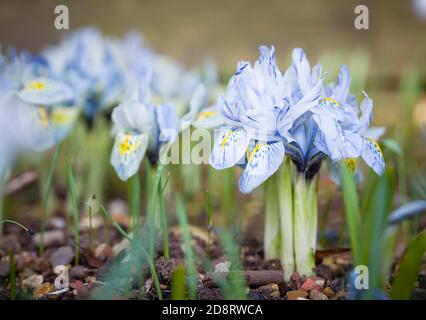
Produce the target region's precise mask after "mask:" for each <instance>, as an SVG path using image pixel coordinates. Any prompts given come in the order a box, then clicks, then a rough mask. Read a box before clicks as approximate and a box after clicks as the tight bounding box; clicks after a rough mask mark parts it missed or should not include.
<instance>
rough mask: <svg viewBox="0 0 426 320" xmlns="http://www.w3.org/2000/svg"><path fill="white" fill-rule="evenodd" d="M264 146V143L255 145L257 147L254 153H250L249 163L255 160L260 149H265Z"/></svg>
mask: <svg viewBox="0 0 426 320" xmlns="http://www.w3.org/2000/svg"><path fill="white" fill-rule="evenodd" d="M264 145H265V144H264V143H258V144H256V145H255V147H254V148H253V151H252V152H251V153H250V156H249V157H248V162H250V161H251V160H252V159H253V157H254V155H255V154H256V152H257V151H259V149H260V148H261V147H263V146H264Z"/></svg>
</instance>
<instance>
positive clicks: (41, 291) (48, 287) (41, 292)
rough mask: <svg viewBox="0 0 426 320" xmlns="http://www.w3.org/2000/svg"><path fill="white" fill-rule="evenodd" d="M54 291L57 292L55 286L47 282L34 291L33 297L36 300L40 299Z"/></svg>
mask: <svg viewBox="0 0 426 320" xmlns="http://www.w3.org/2000/svg"><path fill="white" fill-rule="evenodd" d="M53 291H55V286H54V285H53V284H51V283H50V282H45V283H43V284H42V285H40V286H38V287H37V288H36V289H35V290H34V292H33V296H34V298H36V299H40V298H42V297H44V296H47V294H49V293H51V292H53Z"/></svg>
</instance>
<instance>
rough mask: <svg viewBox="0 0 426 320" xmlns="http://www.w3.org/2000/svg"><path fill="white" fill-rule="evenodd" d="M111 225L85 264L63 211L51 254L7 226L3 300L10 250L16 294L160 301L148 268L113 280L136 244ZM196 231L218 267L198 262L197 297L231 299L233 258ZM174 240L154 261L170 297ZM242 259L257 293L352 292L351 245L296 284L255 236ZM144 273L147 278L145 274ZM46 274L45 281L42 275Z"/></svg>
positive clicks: (0, 254)
mask: <svg viewBox="0 0 426 320" xmlns="http://www.w3.org/2000/svg"><path fill="white" fill-rule="evenodd" d="M116 220H120V219H119V218H117V219H116ZM23 223H24V224H25V225H26V226H28V227H30V228H31V229H32V230H38V228H39V227H38V226H39V221H37V220H36V219H34V218H29V219H27V220H26V221H23ZM123 227H125V225H123ZM82 229H84V228H82ZM107 231H108V232H107V233H106V230H105V228H104V227H103V225H97V228H96V229H94V232H93V244H92V250H91V249H89V248H90V240H89V239H90V233H89V231H88V230H83V231H82V232H80V239H79V241H80V246H79V248H80V261H79V264H78V265H75V259H74V258H75V257H74V248H75V242H74V239H73V236H72V230H69V232H67V230H66V228H65V221H64V219H63V218H62V217H54V218H50V219H49V220H48V223H47V230H46V235H45V239H47V238H49V237H51V238H50V239H48V240H49V243H47V245H46V251H45V254H44V255H43V256H41V257H40V256H38V245H37V243H36V239H37V234H36V233H35V234H34V233H33V232H32V233H31V234H30V233H28V232H25V231H24V230H22V229H20V228H18V227H17V226H15V225H6V226H5V233H4V235H3V236H2V237H0V299H10V298H11V282H10V279H11V277H10V270H9V252H12V253H13V256H14V260H15V269H16V279H17V280H16V281H17V285H16V287H17V295H16V298H18V299H51V300H52V299H53V300H68V299H90V298H93V297H94V296H95V295H96V294H99V293H102V292H109V296H108V298H113V299H140V298H141V299H158V296H157V292H156V288H155V285H154V283H153V280H152V278H151V275H150V272H149V269H148V267H144V268H143V270H140V271H142V272H137V270H133V271H132V275H139V276H135V277H134V279H133V278H132V281H131V285H127V284H123V282H120V279H116V280H115V282H111V281H110V282H107V281H106V279H108V276H109V275H110V272H111V270H112V268H113V266H114V264H116V263H119V264H121V265H125V264H126V256H127V253H126V248H128V243H126V240H123V237H122V236H120V235H119V233H118V232H117V230H116V229H115V228H113V227H110V228H108V229H107ZM191 233H192V240H193V242H192V247H193V251H194V254H195V255H196V261H197V262H198V261H203V260H206V258H207V257H208V255H209V254H208V252H210V257H209V258H210V261H211V262H212V267H213V268H216V270H213V269H210V270H206V267H204V266H203V265H202V264H201V263H199V264H197V272H198V290H197V298H198V299H207V300H214V299H224V293H223V292H222V290H221V289H220V288H219V287H218V285H217V284H216V283H215V281H214V275H215V274H216V275H217V274H219V273H220V274H221V275H222V276H224V277H226V276H227V271H228V270H227V267H229V266H227V264H226V262H227V261H226V257H225V256H223V254H222V252H221V250H220V248H219V245H218V242H217V241H216V239H214V240H213V243H212V244H211V246H208V245H207V239H208V235H207V231H205V230H203V229H201V228H198V227H192V226H191ZM52 235H53V236H52ZM106 236H108V237H106ZM55 237H56V238H55ZM61 237H62V238H61ZM52 239H54V240H55V239H56V241H51V240H52ZM106 240H107V241H106ZM46 242H47V241H46ZM169 246H170V247H169V252H170V258H169V259H166V258H164V256H163V252H162V249H161V247H162V246H161V243H160V245H159V246H158V247H159V249H158V250H157V252H156V254H155V259H154V265H155V268H156V271H157V274H158V277H159V281H160V287H161V290H162V295H163V298H164V299H170V298H171V285H172V277H173V272H174V270H175V268H176V267H177V266H179V265H184V253H183V250H182V242H181V235H180V231H179V228H177V227H175V228H171V229H170V234H169ZM120 248H121V249H122V250H120ZM240 258H241V264H242V270H243V271H242V272H244V276H245V278H246V280H247V282H248V284H249V287H250V288H249V290H248V297H249V298H250V299H253V300H287V299H288V300H296V299H302V300H303V299H313V300H329V299H330V300H339V299H346V298H348V294H349V293H348V286H347V275H348V271H349V270H350V269H351V267H352V259H351V254H350V251H349V250H348V249H345V248H343V249H340V248H339V249H334V250H327V251H319V252H317V254H316V260H317V261H316V262H317V267H316V268H315V270H314V271H315V276H313V277H310V278H308V279H306V278H304V277H301V276H300V275H299V274H297V273H294V274H293V275H292V276H291V280H290V281H289V282H284V280H283V275H282V272H281V271H280V270H281V265H280V261H279V260H277V259H276V260H264V258H263V249H262V244H261V243H260V242H259V241H257V240H255V239H245V240H243V241H242V242H241V250H240ZM61 264H64V265H66V266H67V268H68V270H69V284H68V290H67V289H66V290H64V291H66V292H59V293H57V294H51V293H52V292H55V291H57V290H58V288H56V287H55V285H54V283H55V279H56V278H57V277H58V274H55V272H54V271H55V266H56V265H61ZM212 271H217V273H212ZM141 274H144V275H145V276H144V277H143V278H140V275H141ZM40 275H41V276H42V279H41V278H40V277H38V278H37V276H40ZM30 277H32V278H30ZM138 277H139V278H138ZM28 279H34V281H35V279H37V281H38V283H36V284H29V285H28V284H27V283H28V282H29V281H30V280H28ZM121 280H123V279H121ZM30 282H31V281H30ZM141 288H142V290H141ZM425 292H426V277H425V276H424V275H422V274H420V275H419V281H418V284H417V288H415V290H414V292H413V298H414V299H424V298H425ZM49 293H50V294H49Z"/></svg>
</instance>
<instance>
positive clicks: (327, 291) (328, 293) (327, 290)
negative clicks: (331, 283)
mask: <svg viewBox="0 0 426 320" xmlns="http://www.w3.org/2000/svg"><path fill="white" fill-rule="evenodd" d="M323 292H324V293H325V295H326V296H327V297H329V298H331V297H333V296H334V295H335V293H334V291H333V289H331V288H330V287H326V288H325V289H324V291H323Z"/></svg>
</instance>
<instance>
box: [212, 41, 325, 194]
mask: <svg viewBox="0 0 426 320" xmlns="http://www.w3.org/2000/svg"><path fill="white" fill-rule="evenodd" d="M292 80H293V78H292V77H291V76H290V73H289V72H286V73H285V74H284V76H283V75H282V74H281V72H280V71H279V69H278V67H277V65H276V62H275V50H274V47H271V48H268V47H265V46H261V47H260V57H259V59H258V60H257V62H256V63H255V65H254V67H252V66H251V65H250V63H249V62H245V61H243V62H240V63H239V64H238V67H237V70H236V72H235V74H234V75H233V76H232V78H231V79H230V81H229V84H228V88H227V94H226V96H222V97H220V98H219V100H218V103H217V107H218V108H219V110H220V112H221V114H222V115H223V117H224V118H225V119H226V125H225V126H224V127H222V128H221V129H219V130H217V131H218V132H217V134H216V137H215V143H214V147H213V150H212V154H211V157H210V164H211V165H212V166H213V167H214V168H216V169H226V168H229V167H232V166H234V165H236V164H240V165H242V166H243V167H244V170H243V174H242V176H241V178H240V183H239V187H240V191H241V192H242V193H249V192H251V191H252V190H253V189H254V188H256V187H257V186H259V185H260V184H262V183H263V182H264V181H265V180H267V179H268V178H269V177H270V176H271V175H272V174H274V173H275V172H276V171H277V170H278V168H279V167H280V165H281V163H282V162H283V159H284V155H285V153H286V148H285V146H284V143H289V142H291V141H292V140H293V138H292V137H291V135H290V133H289V131H290V129H291V128H292V127H293V125H294V123H296V122H297V121H298V120H299V119H301V118H303V115H304V114H305V113H306V112H307V111H308V110H310V108H312V107H313V106H315V104H316V102H317V100H318V98H319V95H320V91H321V89H322V81H321V79H320V77H318V81H317V83H316V84H314V86H313V87H312V88H310V90H307V93H306V94H305V95H304V96H303V97H302V98H301V99H299V101H297V102H296V101H294V99H293V97H292V96H291V91H290V90H289V88H290V87H289V82H290V81H292Z"/></svg>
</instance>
